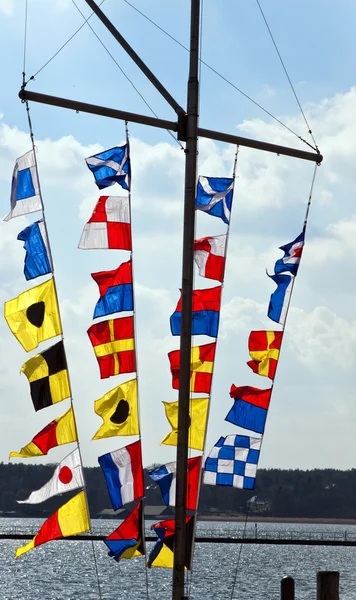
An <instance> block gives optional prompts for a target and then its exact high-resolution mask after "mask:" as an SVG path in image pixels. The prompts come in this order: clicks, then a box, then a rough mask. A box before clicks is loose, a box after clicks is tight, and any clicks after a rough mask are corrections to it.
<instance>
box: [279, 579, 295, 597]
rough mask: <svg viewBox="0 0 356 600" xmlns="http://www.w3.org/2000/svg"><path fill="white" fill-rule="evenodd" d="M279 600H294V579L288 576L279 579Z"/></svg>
mask: <svg viewBox="0 0 356 600" xmlns="http://www.w3.org/2000/svg"><path fill="white" fill-rule="evenodd" d="M281 600H295V586H294V579H293V577H290V576H289V575H287V576H286V577H283V579H281Z"/></svg>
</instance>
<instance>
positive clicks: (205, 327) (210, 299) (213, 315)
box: [171, 285, 221, 338]
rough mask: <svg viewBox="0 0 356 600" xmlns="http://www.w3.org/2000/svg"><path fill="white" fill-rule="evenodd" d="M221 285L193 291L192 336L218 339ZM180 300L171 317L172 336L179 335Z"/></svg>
mask: <svg viewBox="0 0 356 600" xmlns="http://www.w3.org/2000/svg"><path fill="white" fill-rule="evenodd" d="M220 300H221V285H219V286H217V287H214V288H209V289H207V290H193V298H192V335H208V336H210V337H215V338H216V337H218V329H219V318H220ZM181 316H182V298H180V299H179V301H178V304H177V307H176V309H175V311H174V313H173V315H172V316H171V332H172V335H180V320H181Z"/></svg>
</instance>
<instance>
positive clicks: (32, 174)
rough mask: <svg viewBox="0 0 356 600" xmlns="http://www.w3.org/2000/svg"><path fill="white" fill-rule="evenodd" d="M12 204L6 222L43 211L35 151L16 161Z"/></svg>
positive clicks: (12, 185)
mask: <svg viewBox="0 0 356 600" xmlns="http://www.w3.org/2000/svg"><path fill="white" fill-rule="evenodd" d="M10 203H11V210H10V212H9V214H8V215H7V216H6V217H5V218H4V221H10V219H13V218H14V217H21V216H22V215H27V214H28V213H32V212H36V211H37V210H43V205H42V198H41V192H40V186H39V183H38V175H37V168H36V160H35V154H34V151H33V150H30V151H29V152H26V154H24V155H23V156H20V157H19V158H17V159H16V163H15V167H14V172H13V174H12V184H11V200H10Z"/></svg>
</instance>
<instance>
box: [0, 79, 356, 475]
mask: <svg viewBox="0 0 356 600" xmlns="http://www.w3.org/2000/svg"><path fill="white" fill-rule="evenodd" d="M355 101H356V89H351V90H350V91H349V92H347V93H346V94H341V95H337V96H335V97H334V98H331V99H328V100H325V101H324V102H322V103H321V104H319V105H313V106H310V107H309V111H310V116H311V119H312V121H313V123H314V130H315V132H316V134H317V138H318V141H319V143H320V147H321V149H322V150H323V152H325V156H326V158H325V162H324V164H323V165H322V166H321V167H320V169H319V171H318V176H317V183H316V188H315V194H314V198H313V204H312V208H311V213H310V221H309V227H308V235H307V243H306V246H305V252H304V256H303V262H302V266H301V269H300V271H299V274H298V279H297V284H296V286H295V291H294V294H293V300H292V308H291V311H290V314H289V318H288V322H287V330H286V337H285V343H284V345H283V355H282V358H283V360H281V365H280V369H279V373H278V378H277V380H276V385H275V390H276V391H275V394H276V399H275V400H273V404H272V408H273V411H275V412H271V421H269V429H268V431H267V435H266V440H267V442H266V446H265V445H264V456H263V460H264V464H265V465H267V466H289V465H295V461H296V460H297V459H296V458H295V442H296V440H300V438H301V436H305V435H306V436H310V437H308V439H309V441H310V440H312V442H310V444H312V443H313V444H315V451H314V454H313V456H314V459H313V465H312V466H316V465H321V466H327V463H326V462H325V460H326V459H325V456H329V455H330V453H329V454H327V451H328V448H329V440H328V439H327V436H326V434H325V432H329V431H330V429H331V428H332V427H333V425H334V418H333V409H332V407H333V406H335V388H336V383H337V386H338V413H337V423H338V426H339V428H340V429H339V431H338V432H337V434H335V435H337V439H338V440H339V441H340V443H341V444H345V443H346V442H345V441H343V440H342V439H341V438H342V426H343V424H344V426H345V427H346V426H349V420H350V419H349V414H350V393H349V390H350V389H351V388H352V389H353V387H354V383H353V381H352V376H353V374H352V368H353V365H352V357H353V356H354V355H355V338H356V325H355V322H354V317H353V316H351V317H350V316H349V315H348V314H346V313H347V311H348V312H350V311H351V309H350V311H349V309H348V305H349V303H350V301H349V300H348V298H347V295H348V294H349V295H351V288H352V290H353V292H352V294H353V295H352V296H351V297H352V298H353V296H354V284H353V282H354V277H353V274H352V272H353V263H354V260H355V250H356V242H355V240H356V235H355V234H356V219H355V211H354V206H353V196H354V163H355V160H356V142H355V139H356V115H354V114H353V113H354V111H352V110H351V107H353V106H354V104H355ZM285 120H286V121H287V124H289V125H291V126H293V127H295V128H296V129H298V128H299V125H300V121H299V120H298V119H297V118H294V117H291V118H288V119H285ZM240 130H242V131H244V133H246V134H247V135H252V136H256V137H258V138H261V139H266V140H267V139H269V140H271V141H274V142H278V143H282V144H286V145H291V140H290V137H289V134H287V133H285V132H284V131H283V130H281V129H280V128H279V127H277V126H275V125H274V124H271V123H266V122H264V121H262V120H254V121H246V122H245V123H243V124H242V125H241V126H240ZM86 139H87V138H86ZM122 141H123V140H119V141H118V143H122ZM334 142H335V146H334ZM36 145H37V146H38V159H39V168H40V178H41V183H42V188H43V193H44V198H45V204H46V212H47V217H48V225H49V231H50V237H51V242H52V246H53V250H54V260H55V264H56V277H57V282H58V287H59V291H60V298H61V306H62V316H63V324H64V332H65V340H66V345H67V352H68V358H69V364H70V369H71V373H72V380H73V388H74V390H75V403H76V404H75V405H76V406H77V407H78V410H77V412H78V423H79V430H80V433H81V435H83V440H84V441H83V444H84V445H83V453H84V456H85V457H86V459H85V460H86V461H87V462H91V463H92V464H94V463H95V460H96V456H97V454H98V451H99V449H98V446H97V447H96V448H94V445H93V444H89V439H90V437H91V435H92V433H94V431H95V429H96V428H97V426H98V419H97V417H96V416H95V415H94V414H93V411H92V406H93V404H92V403H93V401H94V400H95V399H96V398H97V397H99V396H100V395H102V394H103V393H105V391H107V390H108V389H110V387H112V386H114V385H115V384H116V381H115V382H113V381H111V380H109V381H100V380H99V377H98V369H97V365H96V361H95V357H94V355H93V352H92V348H91V347H90V343H89V341H88V339H87V335H86V329H87V328H88V327H89V326H90V325H91V324H92V312H93V308H94V305H95V302H96V301H97V299H98V290H97V287H96V285H95V283H94V282H93V281H91V279H90V273H91V272H95V271H100V270H110V269H112V268H115V267H116V266H117V265H118V264H119V263H120V262H122V261H123V260H127V254H125V253H116V252H112V253H111V252H109V253H106V252H90V251H88V252H84V251H78V250H77V249H76V248H77V243H78V240H79V237H80V234H81V230H82V226H83V221H84V220H87V219H88V217H89V216H90V213H91V210H92V208H93V206H94V204H95V202H96V199H97V197H98V195H99V192H98V191H97V190H96V188H95V187H94V183H93V180H92V176H91V174H90V173H89V171H88V169H87V167H86V165H85V162H84V158H85V157H86V156H89V155H91V154H93V153H95V152H97V151H99V150H101V149H102V147H101V146H99V145H98V144H93V145H91V144H86V145H84V144H81V143H80V141H78V140H77V139H75V137H74V136H72V135H67V136H65V137H62V138H60V139H57V140H51V139H44V140H37V141H36ZM342 145H345V146H346V150H345V152H344V155H343V158H342V159H340V154H339V150H340V151H341V146H342ZM28 147H29V139H28V135H27V134H26V133H24V132H22V131H20V130H19V129H17V128H14V127H10V126H9V125H8V124H6V123H2V124H1V126H0V191H1V198H2V199H3V200H2V209H1V211H2V214H6V213H7V212H8V208H9V201H8V196H9V192H8V190H9V186H10V181H11V175H12V169H13V164H14V160H15V158H16V157H17V156H19V155H21V154H22V153H24V152H25V151H27V150H28ZM131 147H132V170H133V190H132V211H133V235H134V261H135V262H134V265H135V280H136V308H137V337H138V351H139V368H140V375H139V377H140V390H141V408H142V418H143V436H144V448H145V453H146V454H145V461H146V462H147V463H149V462H153V461H155V460H161V459H162V460H165V459H166V458H167V457H168V458H169V459H172V458H173V454H169V455H168V454H167V452H171V450H170V449H167V448H161V449H160V448H159V445H158V444H159V441H160V439H161V438H162V437H163V435H164V434H165V433H166V432H167V424H166V421H165V418H164V414H163V408H162V406H161V401H162V400H166V399H168V400H169V399H171V400H174V399H175V397H176V394H175V392H173V390H171V383H170V373H169V367H168V359H167V356H166V354H167V352H168V351H170V350H172V349H175V348H177V347H178V342H179V340H178V338H172V337H171V336H170V332H169V316H170V314H171V313H172V312H173V310H174V307H175V303H176V302H177V300H178V297H179V291H178V290H179V287H180V286H181V265H180V263H181V246H182V239H181V232H182V214H183V172H184V153H183V152H182V151H181V150H180V149H179V148H178V147H176V146H173V145H170V144H167V143H162V142H161V143H156V144H153V145H149V144H147V143H144V142H142V141H140V140H138V139H136V138H131ZM335 148H336V149H335ZM234 151H235V149H234V148H228V149H226V148H225V147H224V146H222V145H218V144H216V143H214V142H212V141H211V140H201V141H200V144H199V172H200V173H201V174H205V175H209V174H213V175H217V176H226V175H230V174H231V169H232V165H233V158H234ZM311 174H312V165H310V164H305V163H301V162H300V161H295V160H293V159H289V158H282V157H276V156H274V155H270V154H267V153H258V152H254V151H252V150H247V149H244V148H241V151H240V154H239V159H238V179H237V182H236V193H235V198H234V207H233V217H232V223H231V229H230V234H231V237H230V243H229V255H228V262H227V273H226V281H225V286H224V296H223V298H224V305H223V309H222V313H221V331H220V339H219V343H218V349H217V360H216V373H215V382H214V388H213V390H214V391H213V396H212V407H211V424H210V429H209V439H208V443H209V444H210V443H211V444H213V443H214V442H215V441H216V439H217V436H218V435H222V434H226V433H229V431H228V430H226V423H225V422H224V416H225V414H226V411H227V410H228V407H229V405H230V399H229V395H228V391H229V387H230V384H231V382H232V380H234V382H235V384H236V385H244V384H251V385H255V386H261V387H264V386H265V385H266V386H267V385H268V383H267V382H265V381H259V380H258V379H257V377H256V375H254V374H253V373H252V372H249V369H248V367H246V365H245V363H246V361H247V360H248V352H247V338H248V333H249V331H250V330H253V329H260V328H265V327H266V328H267V327H271V326H272V327H273V324H272V325H271V322H270V321H268V319H267V316H266V312H267V306H268V301H269V295H270V293H271V292H272V291H273V284H272V283H271V281H270V280H268V278H267V277H266V274H265V268H266V267H268V268H269V269H273V265H274V261H275V260H277V258H279V257H280V255H281V252H280V251H279V250H278V246H280V245H281V244H283V243H286V242H288V241H291V240H292V239H294V237H295V236H296V235H298V233H300V230H301V226H302V223H303V218H304V212H305V207H306V201H307V198H308V194H309V185H310V179H311ZM111 192H113V193H115V194H116V195H120V193H122V192H121V190H120V189H119V188H117V189H115V188H109V192H108V193H111ZM352 192H353V193H352ZM335 199H337V201H335ZM197 220H198V231H197V235H199V236H200V235H207V234H214V233H222V232H223V230H224V227H223V224H222V223H221V222H220V221H218V220H217V219H212V218H211V217H209V216H207V215H204V214H200V213H199V214H198V215H197ZM27 222H31V219H30V218H29V219H28V220H26V219H21V220H20V219H14V220H13V221H11V222H10V223H7V224H5V223H1V224H0V274H1V282H0V297H1V299H3V300H6V299H8V298H10V297H14V296H15V295H17V294H18V293H20V292H21V291H23V289H24V287H25V286H26V285H27V284H25V283H24V280H23V277H22V261H23V249H22V244H21V243H20V242H17V241H16V235H17V233H18V232H19V231H20V230H21V229H22V228H23V227H24V226H25V224H26V223H27ZM345 264H346V268H347V271H348V272H349V274H350V276H349V281H350V286H349V289H348V290H346V289H345V288H344V287H343V286H342V285H337V286H336V285H335V281H336V280H337V281H339V280H338V279H337V278H338V277H340V276H341V277H344V271H343V268H345V267H344V265H345ZM339 273H341V275H338V274H339ZM210 283H211V282H210ZM32 284H33V282H32V283H31V285H32ZM196 284H197V285H198V286H199V287H204V285H205V282H204V280H201V279H200V278H198V276H196ZM335 293H337V294H338V296H337V302H335V301H334V296H335ZM352 310H353V308H352ZM0 331H1V351H2V352H1V356H6V361H4V360H2V361H1V365H0V369H1V375H2V377H1V387H2V390H1V391H2V396H3V397H4V398H5V399H7V398H10V397H11V399H12V401H13V402H14V406H15V408H16V410H21V411H22V414H23V422H22V423H21V424H20V425H19V427H18V429H16V431H15V432H14V433H13V435H12V437H14V439H13V440H12V439H11V446H12V445H14V448H15V447H17V446H18V447H21V445H23V443H26V442H27V441H29V440H28V439H27V438H29V428H28V422H29V421H30V420H31V423H32V425H33V426H32V427H31V432H32V433H34V432H35V431H36V427H37V424H38V425H40V421H41V425H42V424H45V421H46V419H47V417H48V413H47V415H46V414H42V415H36V416H34V414H33V411H32V406H31V403H30V399H29V397H28V386H27V382H24V381H23V378H21V379H19V380H17V379H16V377H17V373H18V370H19V367H20V366H21V364H22V362H23V361H24V360H25V358H24V356H23V352H22V349H21V348H19V347H18V345H17V342H16V340H14V339H13V337H12V336H11V333H10V332H9V331H8V329H7V326H6V324H5V323H4V322H3V323H2V324H1V325H0ZM259 379H260V378H259ZM326 379H327V381H328V383H329V382H330V385H328V386H326V385H322V382H324V381H325V380H326ZM14 381H15V382H16V383H15V384H14ZM332 382H333V383H332ZM333 386H334V387H333ZM307 398H309V404H307ZM310 399H312V400H310ZM303 402H304V404H303ZM297 403H302V406H307V407H308V428H307V430H306V429H305V425H303V419H301V418H299V417H298V416H297V414H298V413H297V409H296V408H295V405H296V404H297ZM333 403H334V404H333ZM4 406H5V403H4ZM298 407H299V411H301V410H302V409H301V408H300V404H298ZM224 411H225V412H224ZM320 411H321V412H320ZM2 412H3V413H4V415H5V416H4V418H9V417H8V412H7V411H6V410H5V409H4V408H3V409H2ZM42 412H43V413H46V411H42ZM58 412H59V411H58ZM273 415H274V416H273ZM345 415H346V416H345ZM320 416H322V422H323V426H324V432H323V428H322V427H321V426H319V423H320ZM35 417H36V419H35ZM291 420H293V435H291V434H290V422H291ZM10 421H11V418H10ZM304 422H305V419H304ZM35 423H36V425H35ZM39 429H40V426H39V427H38V428H37V430H39ZM281 439H283V440H284V442H283V443H284V449H285V450H284V452H283V457H281V456H280V451H279V448H280V440H281ZM120 441H121V440H120ZM0 443H1V446H0V451H1V456H2V457H3V458H4V459H5V458H6V456H7V454H8V451H9V449H10V448H9V446H10V440H9V437H7V436H6V434H4V436H3V437H2V439H1V442H0ZM112 443H113V448H114V443H117V440H116V441H115V440H113V441H112ZM122 443H123V444H124V443H125V441H124V440H122ZM306 445H307V442H306ZM340 447H341V446H340ZM343 447H344V446H343ZM11 449H12V448H11ZM106 451H107V448H106ZM172 453H173V451H172ZM346 454H347V453H346V452H343V455H345V456H346ZM343 455H342V454H341V453H340V455H339V462H340V464H341V465H342V466H350V465H349V463H348V462H347V461H344V462H343V460H344V459H343ZM309 456H310V455H308V452H305V453H304V454H302V455H301V454H300V452H299V454H298V461H299V465H300V466H306V467H308V466H311V465H310V462H309V460H310V459H309ZM335 460H337V459H335ZM345 460H346V459H345Z"/></svg>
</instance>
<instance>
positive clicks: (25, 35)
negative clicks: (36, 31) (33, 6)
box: [22, 0, 28, 76]
mask: <svg viewBox="0 0 356 600" xmlns="http://www.w3.org/2000/svg"><path fill="white" fill-rule="evenodd" d="M27 20H28V0H25V28H24V36H23V69H22V71H23V76H24V75H25V71H26V52H27Z"/></svg>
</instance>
